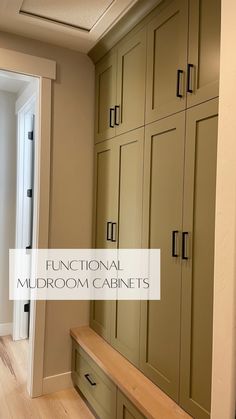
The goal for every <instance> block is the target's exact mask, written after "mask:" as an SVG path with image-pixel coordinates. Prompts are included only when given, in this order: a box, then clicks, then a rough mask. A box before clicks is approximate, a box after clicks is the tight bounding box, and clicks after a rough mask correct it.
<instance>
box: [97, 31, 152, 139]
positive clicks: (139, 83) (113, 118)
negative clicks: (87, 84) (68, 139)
mask: <svg viewBox="0 0 236 419" xmlns="http://www.w3.org/2000/svg"><path fill="white" fill-rule="evenodd" d="M145 86H146V27H145V28H142V29H140V30H139V31H138V32H137V33H135V34H134V35H132V36H131V35H128V36H127V37H125V38H124V39H123V40H122V41H121V42H120V43H118V45H117V46H116V47H115V48H114V49H113V50H112V51H111V52H110V53H109V54H108V55H107V56H105V57H104V58H103V59H102V60H101V61H100V62H99V63H98V64H97V65H96V93H95V94H96V105H95V107H96V122H95V142H96V143H98V142H100V141H104V140H106V139H109V138H112V137H115V136H116V135H120V134H122V133H125V132H127V131H130V130H133V129H136V128H138V127H141V126H143V125H144V114H145V91H146V87H145Z"/></svg>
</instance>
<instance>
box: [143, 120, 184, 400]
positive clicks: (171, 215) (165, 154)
mask: <svg viewBox="0 0 236 419" xmlns="http://www.w3.org/2000/svg"><path fill="white" fill-rule="evenodd" d="M184 135H185V113H184V112H182V113H180V114H176V115H173V116H171V117H169V118H166V119H163V120H162V121H159V122H156V123H154V124H151V125H149V126H148V127H146V135H145V141H146V143H145V183H144V194H145V196H144V205H145V207H144V223H143V224H144V237H145V240H144V243H143V245H144V247H150V248H154V249H161V299H160V301H147V302H142V303H141V306H142V309H141V338H140V341H141V370H142V371H143V372H144V374H145V375H147V376H148V377H149V378H150V379H151V380H152V381H153V382H154V383H155V384H157V385H158V386H159V387H160V388H161V389H162V390H164V391H165V392H166V393H167V394H169V395H170V396H171V397H172V398H173V399H175V400H176V401H177V400H178V395H179V393H178V391H179V357H180V315H181V243H180V241H181V233H180V232H181V230H182V199H183V170H184Z"/></svg>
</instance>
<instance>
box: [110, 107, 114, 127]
mask: <svg viewBox="0 0 236 419" xmlns="http://www.w3.org/2000/svg"><path fill="white" fill-rule="evenodd" d="M114 116H115V108H110V120H109V125H110V128H114V127H115V125H114Z"/></svg>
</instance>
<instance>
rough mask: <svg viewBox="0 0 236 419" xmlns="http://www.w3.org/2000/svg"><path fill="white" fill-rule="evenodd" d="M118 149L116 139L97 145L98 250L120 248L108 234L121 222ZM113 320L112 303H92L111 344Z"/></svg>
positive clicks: (93, 316) (93, 320)
mask: <svg viewBox="0 0 236 419" xmlns="http://www.w3.org/2000/svg"><path fill="white" fill-rule="evenodd" d="M116 150H117V146H116V142H115V140H110V141H104V142H103V143H100V144H97V145H96V146H95V182H94V184H95V187H94V189H95V190H94V202H95V206H94V222H93V225H94V237H93V243H94V247H95V248H98V249H104V248H107V249H115V248H116V247H117V240H115V241H112V240H111V239H110V237H109V235H108V233H109V232H108V227H109V225H111V223H117V207H118V193H117V191H118V176H119V167H118V160H117V151H116ZM108 223H110V224H108ZM110 320H111V302H110V301H100V300H97V301H91V304H90V326H91V327H92V329H94V330H95V332H97V333H98V334H99V335H101V336H102V337H103V338H104V339H106V340H107V341H110V329H111V321H110Z"/></svg>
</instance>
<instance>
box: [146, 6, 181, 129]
mask: <svg viewBox="0 0 236 419" xmlns="http://www.w3.org/2000/svg"><path fill="white" fill-rule="evenodd" d="M163 7H164V6H163ZM187 38H188V0H173V1H172V2H171V3H170V4H169V5H168V6H165V7H164V8H163V10H161V9H159V8H158V14H157V16H156V17H155V18H154V19H153V20H152V21H151V22H150V23H149V25H148V44H147V79H146V86H147V98H146V123H149V122H153V121H156V120H158V119H161V118H164V117H166V116H168V115H171V114H174V113H176V112H179V111H182V110H184V109H185V107H186V89H185V83H186V73H185V72H186V64H187V41H188V39H187Z"/></svg>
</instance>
